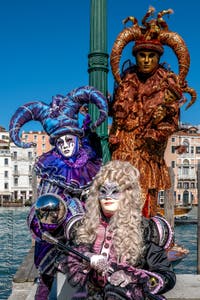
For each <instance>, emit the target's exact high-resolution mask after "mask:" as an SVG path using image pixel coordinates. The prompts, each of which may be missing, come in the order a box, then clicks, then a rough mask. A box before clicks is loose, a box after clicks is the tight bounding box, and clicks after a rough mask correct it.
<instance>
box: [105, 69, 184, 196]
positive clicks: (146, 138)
mask: <svg viewBox="0 0 200 300" xmlns="http://www.w3.org/2000/svg"><path fill="white" fill-rule="evenodd" d="M171 86H173V87H174V88H176V82H175V77H174V75H173V74H171V73H170V72H169V71H167V70H165V69H164V68H162V67H161V66H160V67H159V68H158V69H157V71H156V72H155V73H154V74H152V75H151V76H150V77H148V78H143V80H141V78H140V79H139V77H138V76H137V74H136V73H135V71H130V72H129V71H128V72H127V73H126V75H125V77H124V79H123V80H122V83H121V84H120V85H119V86H118V88H117V89H116V94H115V100H114V104H113V107H112V115H113V125H112V128H111V131H110V136H109V142H110V147H111V153H112V160H114V159H118V160H122V161H129V162H130V163H131V164H133V165H134V166H135V167H136V168H138V169H139V171H140V180H141V186H142V188H143V190H144V191H148V190H149V189H156V190H166V189H169V188H170V178H169V173H168V168H167V166H166V164H165V160H164V153H165V149H166V146H167V141H168V138H169V137H170V135H171V134H172V133H173V132H175V131H176V130H177V129H178V120H179V99H177V101H171V102H170V101H169V102H168V101H167V99H165V91H166V90H167V89H168V88H170V87H171ZM177 88H178V86H177Z"/></svg>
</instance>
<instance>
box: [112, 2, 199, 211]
mask: <svg viewBox="0 0 200 300" xmlns="http://www.w3.org/2000/svg"><path fill="white" fill-rule="evenodd" d="M154 11H155V10H154V8H153V7H150V8H149V10H148V12H147V13H146V14H145V16H144V18H143V20H142V26H139V25H138V21H137V19H136V18H135V17H128V18H126V19H125V20H124V23H127V22H128V21H131V22H132V23H133V25H132V26H130V27H127V28H125V29H123V30H122V32H121V33H120V34H119V35H118V37H117V38H116V40H115V42H114V45H113V48H112V52H111V57H110V64H111V68H112V73H113V76H114V79H115V90H114V95H113V101H112V103H111V109H110V115H111V116H112V117H113V123H112V127H111V130H110V135H109V142H110V150H111V156H112V159H113V160H115V159H117V160H123V161H129V162H130V163H131V164H132V165H133V166H135V167H136V168H138V170H139V171H140V176H141V177H140V183H141V187H142V189H143V192H144V194H145V195H148V201H149V203H147V204H148V205H149V215H150V216H153V215H155V214H156V212H157V198H158V192H159V191H160V190H167V189H169V188H170V187H171V180H170V176H169V171H168V167H167V166H166V163H165V160H164V153H165V149H166V146H167V141H168V138H169V137H170V136H171V135H172V134H173V133H174V132H176V131H178V125H179V111H180V106H181V105H182V104H183V103H184V102H185V101H186V98H185V97H184V96H183V94H184V93H189V94H190V95H191V101H190V102H189V104H188V105H187V107H186V108H188V107H190V106H191V105H192V104H193V103H194V101H195V99H196V92H195V91H194V90H193V89H191V88H190V87H188V85H187V82H186V81H185V78H186V76H187V73H188V70H189V67H190V55H189V52H188V48H187V46H186V45H185V42H184V41H183V39H182V38H181V37H180V35H178V34H177V33H176V32H172V31H169V30H168V26H167V24H166V22H165V21H164V19H163V18H162V17H163V15H165V14H170V13H172V12H173V11H172V10H171V9H169V10H163V11H161V12H159V13H158V15H157V18H155V19H150V21H148V18H149V17H151V16H152V15H153V13H154ZM129 42H135V44H134V46H133V51H132V54H133V56H134V57H135V61H136V63H135V64H133V63H132V62H131V60H130V59H129V60H127V61H126V62H125V63H124V64H123V67H122V72H120V68H119V66H120V59H121V55H122V52H123V49H124V48H125V47H126V45H127V44H128V43H129ZM164 45H166V46H169V47H170V48H171V49H172V50H173V52H174V53H175V55H176V56H177V59H178V63H179V73H178V75H176V74H175V73H174V72H172V71H171V70H170V69H169V68H167V67H166V65H165V64H161V63H160V57H161V56H162V54H163V52H164V47H163V46H164Z"/></svg>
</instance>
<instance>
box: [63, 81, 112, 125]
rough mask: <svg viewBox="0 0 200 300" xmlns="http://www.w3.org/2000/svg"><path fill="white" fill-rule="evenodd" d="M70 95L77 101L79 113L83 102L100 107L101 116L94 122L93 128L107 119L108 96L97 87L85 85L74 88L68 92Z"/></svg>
mask: <svg viewBox="0 0 200 300" xmlns="http://www.w3.org/2000/svg"><path fill="white" fill-rule="evenodd" d="M68 96H69V97H72V100H73V102H74V103H77V108H78V110H77V111H76V113H78V111H79V108H80V107H81V106H82V105H83V104H89V103H92V104H95V105H96V106H97V108H98V109H99V113H100V114H99V117H98V119H97V120H96V122H95V123H94V124H92V129H95V128H96V127H98V126H100V125H101V124H102V123H103V122H104V121H105V119H106V117H107V115H108V104H107V99H106V97H105V96H104V95H103V94H102V93H101V92H100V91H99V90H97V89H96V88H94V87H92V86H83V87H80V88H77V89H74V90H73V91H71V92H70V93H69V94H68Z"/></svg>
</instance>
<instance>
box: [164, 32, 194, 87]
mask: <svg viewBox="0 0 200 300" xmlns="http://www.w3.org/2000/svg"><path fill="white" fill-rule="evenodd" d="M159 39H160V42H161V43H162V44H163V45H167V46H169V47H170V48H172V50H173V51H174V53H175V54H176V56H177V58H178V63H179V74H178V78H179V83H180V85H181V86H184V85H185V78H186V76H187V74H188V71H189V67H190V54H189V51H188V48H187V46H186V44H185V42H184V40H183V39H182V37H181V36H180V35H179V34H178V33H176V32H172V31H161V32H160V35H159Z"/></svg>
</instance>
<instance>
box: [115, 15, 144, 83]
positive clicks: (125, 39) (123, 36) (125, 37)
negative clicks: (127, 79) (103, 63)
mask: <svg viewBox="0 0 200 300" xmlns="http://www.w3.org/2000/svg"><path fill="white" fill-rule="evenodd" d="M129 18H130V17H129ZM141 35H142V33H141V29H140V27H139V26H138V24H134V25H133V26H132V27H130V28H125V29H124V30H123V31H122V32H121V33H119V35H118V36H117V38H116V40H115V42H114V45H113V48H112V52H111V55H110V64H111V69H112V73H113V76H114V78H115V80H116V82H117V83H120V82H121V76H120V66H119V64H120V59H121V55H122V51H123V49H124V47H125V46H126V45H127V44H128V43H129V42H132V41H135V40H137V39H139V38H140V37H141Z"/></svg>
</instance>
